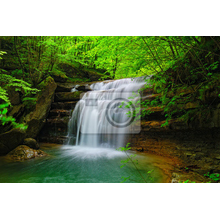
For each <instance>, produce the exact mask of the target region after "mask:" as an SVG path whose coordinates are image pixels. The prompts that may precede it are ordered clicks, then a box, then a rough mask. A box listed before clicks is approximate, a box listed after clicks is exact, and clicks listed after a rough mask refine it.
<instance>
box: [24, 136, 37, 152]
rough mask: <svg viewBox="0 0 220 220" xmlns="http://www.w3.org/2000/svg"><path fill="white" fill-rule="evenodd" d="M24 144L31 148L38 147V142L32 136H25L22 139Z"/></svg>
mask: <svg viewBox="0 0 220 220" xmlns="http://www.w3.org/2000/svg"><path fill="white" fill-rule="evenodd" d="M24 145H26V146H28V147H30V148H32V149H36V150H38V149H39V144H38V143H37V141H36V140H35V139H33V138H25V139H24Z"/></svg>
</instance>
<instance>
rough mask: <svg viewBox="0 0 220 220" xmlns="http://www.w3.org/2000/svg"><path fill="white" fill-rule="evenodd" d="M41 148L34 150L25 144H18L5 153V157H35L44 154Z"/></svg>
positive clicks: (20, 159) (15, 158)
mask: <svg viewBox="0 0 220 220" xmlns="http://www.w3.org/2000/svg"><path fill="white" fill-rule="evenodd" d="M46 155H47V154H46V153H44V152H43V151H42V150H34V149H32V148H30V147H28V146H26V145H20V146H18V147H16V148H15V149H14V150H13V151H11V152H10V153H8V154H7V155H6V159H9V160H12V161H22V160H28V159H32V158H35V157H42V156H46Z"/></svg>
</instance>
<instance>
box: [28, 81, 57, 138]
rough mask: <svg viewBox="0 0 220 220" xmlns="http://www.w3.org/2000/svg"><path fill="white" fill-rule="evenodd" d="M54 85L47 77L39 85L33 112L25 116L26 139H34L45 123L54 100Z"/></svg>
mask: <svg viewBox="0 0 220 220" xmlns="http://www.w3.org/2000/svg"><path fill="white" fill-rule="evenodd" d="M56 87H57V85H56V83H55V81H54V79H53V78H52V77H47V78H46V79H45V80H44V81H43V82H42V83H41V84H40V85H39V88H40V89H41V92H40V93H39V94H38V97H37V103H36V107H35V109H34V110H33V112H30V113H29V114H28V115H26V116H25V119H24V122H26V123H27V125H28V128H27V131H26V134H27V135H26V137H30V138H36V137H37V135H38V133H39V131H40V130H41V128H42V127H43V125H44V124H45V121H46V117H47V115H48V113H49V111H50V107H51V103H52V102H53V99H54V93H55V90H56Z"/></svg>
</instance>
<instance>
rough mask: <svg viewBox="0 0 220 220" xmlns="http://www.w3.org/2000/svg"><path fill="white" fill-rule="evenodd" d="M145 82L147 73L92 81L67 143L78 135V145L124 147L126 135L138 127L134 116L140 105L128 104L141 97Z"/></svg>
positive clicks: (83, 98)
mask: <svg viewBox="0 0 220 220" xmlns="http://www.w3.org/2000/svg"><path fill="white" fill-rule="evenodd" d="M145 84H146V79H145V78H143V77H139V78H135V79H131V78H127V79H121V80H115V81H104V82H100V83H94V84H92V85H91V86H90V87H91V89H92V91H89V92H86V93H85V94H84V95H83V97H82V98H81V100H80V101H79V102H78V103H77V105H76V107H75V109H74V111H73V113H72V117H71V119H70V121H69V125H68V126H69V127H68V137H69V139H68V143H67V144H71V141H70V140H71V137H73V136H75V138H76V141H75V145H77V146H87V147H111V148H118V147H123V146H124V145H125V144H126V143H125V141H126V137H127V136H128V135H129V134H131V133H135V132H136V133H137V131H138V129H137V127H138V125H137V123H134V118H133V117H131V116H132V115H133V114H134V112H135V108H136V107H137V106H134V105H133V104H129V106H128V105H127V104H128V103H130V101H133V100H135V99H136V100H138V98H140V96H139V95H138V91H139V89H141V88H142V87H143V86H144V85H145ZM131 98H132V99H131ZM129 115H130V117H129ZM135 129H136V130H135Z"/></svg>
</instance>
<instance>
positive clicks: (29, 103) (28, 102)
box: [22, 97, 37, 109]
mask: <svg viewBox="0 0 220 220" xmlns="http://www.w3.org/2000/svg"><path fill="white" fill-rule="evenodd" d="M22 102H23V103H24V104H25V106H26V108H27V109H31V108H32V107H34V106H35V105H36V103H37V98H36V97H24V98H23V99H22Z"/></svg>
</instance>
